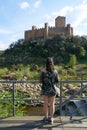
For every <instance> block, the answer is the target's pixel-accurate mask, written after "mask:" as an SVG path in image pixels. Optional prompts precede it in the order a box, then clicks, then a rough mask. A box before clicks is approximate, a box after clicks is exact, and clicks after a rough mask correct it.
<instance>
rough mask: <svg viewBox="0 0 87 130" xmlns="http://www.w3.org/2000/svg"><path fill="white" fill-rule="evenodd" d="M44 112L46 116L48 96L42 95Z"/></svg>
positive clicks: (46, 116)
mask: <svg viewBox="0 0 87 130" xmlns="http://www.w3.org/2000/svg"><path fill="white" fill-rule="evenodd" d="M44 113H45V118H48V96H44Z"/></svg>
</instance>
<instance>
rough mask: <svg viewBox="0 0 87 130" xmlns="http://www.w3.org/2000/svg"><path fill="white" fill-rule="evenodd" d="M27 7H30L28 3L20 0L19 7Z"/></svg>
mask: <svg viewBox="0 0 87 130" xmlns="http://www.w3.org/2000/svg"><path fill="white" fill-rule="evenodd" d="M29 7H30V5H29V3H28V2H22V3H20V8H21V9H26V8H29Z"/></svg>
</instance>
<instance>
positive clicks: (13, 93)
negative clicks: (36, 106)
mask: <svg viewBox="0 0 87 130" xmlns="http://www.w3.org/2000/svg"><path fill="white" fill-rule="evenodd" d="M12 88H13V89H12V105H13V116H15V87H14V82H12Z"/></svg>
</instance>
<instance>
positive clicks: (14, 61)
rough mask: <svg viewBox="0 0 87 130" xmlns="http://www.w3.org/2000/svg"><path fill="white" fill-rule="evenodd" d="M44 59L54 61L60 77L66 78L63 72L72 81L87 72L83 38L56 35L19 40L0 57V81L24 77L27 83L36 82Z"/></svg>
mask: <svg viewBox="0 0 87 130" xmlns="http://www.w3.org/2000/svg"><path fill="white" fill-rule="evenodd" d="M48 56H51V57H53V58H54V61H55V67H56V68H57V69H58V71H59V72H60V75H61V77H63V74H64V78H66V77H67V76H65V74H66V73H67V72H68V74H69V76H70V75H71V76H72V77H73V74H75V75H76V71H77V70H79V69H80V70H86V69H87V65H86V63H87V60H86V59H87V37H86V36H81V37H80V36H66V37H65V36H64V35H58V36H56V37H53V38H51V39H47V40H34V41H27V42H26V41H24V40H23V39H20V40H18V41H16V42H14V43H12V44H10V46H9V48H8V49H6V50H5V51H4V52H1V53H0V78H1V79H2V78H4V79H6V78H8V77H9V78H11V79H20V78H23V77H24V76H26V75H27V78H28V79H37V78H39V73H38V72H39V71H40V69H41V68H42V67H43V66H44V65H45V60H46V58H47V57H48ZM2 68H3V69H2ZM66 71H67V72H66ZM66 75H67V74H66Z"/></svg>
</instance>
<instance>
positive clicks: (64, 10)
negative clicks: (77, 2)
mask: <svg viewBox="0 0 87 130" xmlns="http://www.w3.org/2000/svg"><path fill="white" fill-rule="evenodd" d="M72 11H73V7H71V6H66V7H64V8H62V9H60V10H58V11H56V12H53V13H52V15H54V16H59V15H60V16H66V15H67V14H68V13H71V12H72Z"/></svg>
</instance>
